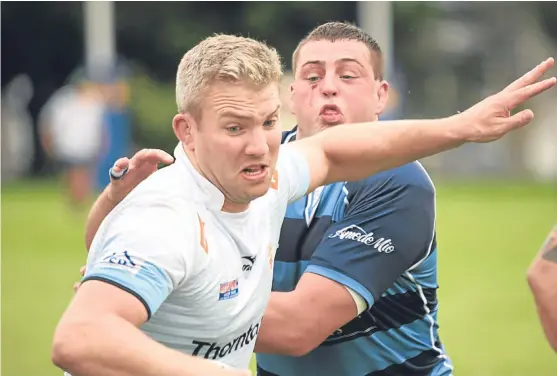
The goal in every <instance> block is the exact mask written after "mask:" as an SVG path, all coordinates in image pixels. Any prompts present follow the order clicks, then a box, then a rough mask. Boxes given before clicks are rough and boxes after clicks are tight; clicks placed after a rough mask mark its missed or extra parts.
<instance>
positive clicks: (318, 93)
mask: <svg viewBox="0 0 557 376" xmlns="http://www.w3.org/2000/svg"><path fill="white" fill-rule="evenodd" d="M292 67H293V70H294V83H293V84H292V92H291V94H292V104H291V107H292V109H293V112H294V114H295V115H296V118H297V123H298V125H297V127H295V128H294V129H293V130H292V131H290V132H286V134H285V135H284V136H283V142H291V141H293V140H298V139H301V138H305V137H310V136H312V135H313V134H315V133H317V132H319V131H321V130H323V129H326V128H328V127H330V126H335V125H339V124H343V123H359V122H366V121H376V120H378V117H379V115H380V114H381V112H382V111H383V109H384V108H385V106H386V104H387V99H388V88H389V86H388V84H387V82H385V81H384V80H383V58H382V54H381V49H380V47H379V46H378V44H377V42H376V41H375V40H374V39H373V38H372V37H371V36H369V35H368V34H367V33H365V32H364V31H363V30H361V29H360V28H358V27H356V26H353V25H349V24H345V23H340V22H331V23H327V24H324V25H321V26H319V27H317V28H316V29H314V30H313V31H312V32H311V33H310V34H309V35H308V36H307V37H306V38H304V39H303V40H302V41H301V42H300V44H299V45H298V48H297V49H296V51H295V52H294V55H293V62H292ZM435 219H436V218H435V188H434V186H433V183H432V181H431V179H430V178H429V176H428V174H427V172H426V171H425V170H424V168H423V167H422V166H421V165H420V163H419V162H413V163H410V164H407V165H405V166H402V167H399V168H395V169H392V170H388V171H385V172H382V173H379V174H376V175H373V176H370V177H368V178H366V179H363V180H361V181H357V182H347V183H335V184H331V185H328V186H325V187H323V188H321V189H318V190H316V191H315V192H313V193H311V194H309V195H308V196H306V197H303V198H302V199H300V200H298V201H297V202H294V203H292V204H290V206H289V207H288V210H287V213H286V217H285V220H284V223H283V227H282V232H281V238H280V242H279V244H280V248H279V250H278V251H277V254H276V257H275V270H274V281H273V290H274V291H275V292H276V293H275V294H274V296H273V297H272V299H271V302H270V304H269V305H268V307H267V310H266V313H265V317H264V319H263V327H265V328H266V329H265V330H264V331H261V332H260V334H259V339H258V342H257V347H256V350H257V351H258V352H259V354H258V355H257V363H258V374H259V375H261V376H271V375H280V376H288V375H296V376H302V375H308V376H309V375H323V376H333V375H346V376H363V375H374V376H376V375H377V376H379V375H407V374H408V375H449V374H451V373H452V365H451V362H450V360H449V358H448V356H447V355H446V352H445V349H444V348H443V345H442V343H441V340H440V337H439V333H438V321H437V312H438V304H437V287H438V284H437V254H438V249H437V241H436V233H435ZM439 251H441V250H439ZM352 296H356V299H355V300H356V303H357V311H356V308H355V306H354V301H355V300H354V299H353V297H352ZM261 352H268V353H269V354H262V353H261ZM276 353H286V354H291V355H294V356H290V357H289V356H284V355H275V354H276Z"/></svg>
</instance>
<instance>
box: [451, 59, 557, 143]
mask: <svg viewBox="0 0 557 376" xmlns="http://www.w3.org/2000/svg"><path fill="white" fill-rule="evenodd" d="M554 62H555V61H554V59H553V58H549V59H547V60H545V61H544V62H542V63H541V64H539V65H538V66H537V67H535V68H534V69H532V70H531V71H530V72H528V73H526V74H525V75H524V76H522V77H520V78H519V79H517V80H516V81H514V82H513V83H511V84H510V85H509V86H507V87H506V88H505V89H503V90H502V91H500V92H499V93H497V94H494V95H492V96H490V97H488V98H486V99H484V100H483V101H481V102H480V103H478V104H476V105H475V106H473V107H471V108H469V109H468V110H466V111H464V112H463V113H462V114H461V115H462V116H463V119H464V118H465V119H466V120H465V121H464V122H463V126H462V127H461V129H460V130H459V132H463V133H461V135H462V134H464V137H463V139H464V141H467V142H491V141H495V140H498V139H500V138H501V137H503V136H504V135H505V134H507V133H509V132H510V131H512V130H515V129H518V128H521V127H523V126H525V125H526V124H528V123H530V122H531V121H532V119H533V118H534V113H533V112H532V111H531V110H528V109H527V110H522V111H520V112H519V113H517V114H515V115H512V116H511V111H512V110H513V109H514V108H515V107H517V106H518V105H520V104H522V103H524V102H526V101H527V100H528V99H530V98H533V97H535V96H536V95H538V94H541V93H543V92H544V91H546V90H549V89H551V88H552V87H553V86H555V83H556V82H557V80H556V79H555V77H551V78H547V79H545V80H542V81H539V82H538V79H539V78H540V77H542V76H543V75H544V74H545V73H546V72H547V71H548V70H549V69H550V68H551V67H552V66H553V64H554ZM459 116H460V115H459ZM464 123H467V125H466V124H464Z"/></svg>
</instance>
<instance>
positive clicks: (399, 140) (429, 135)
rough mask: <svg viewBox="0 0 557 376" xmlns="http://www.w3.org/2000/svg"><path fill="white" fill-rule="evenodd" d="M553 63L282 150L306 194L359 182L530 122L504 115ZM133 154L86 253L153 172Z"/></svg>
mask: <svg viewBox="0 0 557 376" xmlns="http://www.w3.org/2000/svg"><path fill="white" fill-rule="evenodd" d="M553 64H554V60H553V59H552V58H551V59H547V60H546V61H544V62H543V63H541V64H540V65H538V66H537V67H536V68H534V69H533V70H531V71H530V72H528V73H527V74H525V75H524V76H522V77H521V78H519V79H518V80H516V81H514V82H513V83H512V84H510V85H509V86H507V87H506V88H505V89H504V90H503V91H501V92H499V93H497V94H495V95H493V96H491V97H489V98H487V99H485V100H483V101H482V102H480V103H478V104H477V105H475V106H473V107H471V108H470V109H468V110H467V111H465V112H463V113H461V114H458V115H454V116H451V117H449V118H443V119H435V120H400V121H378V122H370V123H361V124H351V125H343V126H341V127H333V128H330V129H327V130H325V131H323V132H321V133H319V134H317V135H315V136H313V137H309V138H306V139H302V140H300V141H295V142H292V143H289V144H288V145H285V146H284V147H286V148H295V149H297V150H299V151H300V152H301V153H302V154H304V156H305V157H306V159H307V160H308V164H309V166H310V184H309V189H308V192H311V191H313V190H314V189H315V188H316V187H319V186H322V185H326V184H328V183H332V182H337V181H354V180H359V179H363V178H365V177H367V176H370V175H372V174H374V173H377V172H380V171H384V170H388V169H390V168H393V167H397V166H401V165H403V164H406V163H408V162H411V161H414V160H417V159H420V158H424V157H427V156H430V155H434V154H437V153H440V152H443V151H446V150H450V149H454V148H457V147H459V146H460V145H462V144H464V143H466V142H491V141H495V140H497V139H499V138H501V137H503V136H504V135H505V134H507V133H509V132H510V131H512V130H514V129H518V128H520V127H522V126H524V125H526V124H528V123H529V122H530V121H531V120H532V119H533V117H534V113H533V112H532V111H530V110H523V111H521V112H519V113H517V114H515V115H514V116H510V111H511V110H512V109H513V108H515V107H516V106H518V105H520V104H522V103H524V102H525V101H527V100H528V99H530V98H532V97H534V96H536V95H538V94H540V93H542V92H544V91H546V90H548V89H550V88H552V87H553V86H554V85H555V83H556V79H555V77H552V78H549V79H546V80H543V81H540V82H537V80H538V79H539V78H540V77H541V76H542V75H543V74H545V73H546V72H547V71H548V70H549V69H550V68H551V67H552V66H553ZM142 152H143V151H142ZM142 152H140V153H142ZM149 152H151V153H157V152H161V151H156V150H150V151H149ZM140 153H138V154H140ZM162 153H164V152H162ZM138 154H136V155H135V156H134V157H133V158H132V160H131V161H130V170H129V172H128V173H127V174H126V175H125V178H124V179H122V181H119V182H115V181H112V182H111V184H110V185H109V187H108V188H107V189H106V191H105V192H103V194H102V195H101V197H99V199H98V200H97V202H96V203H95V206H94V207H93V209H92V211H91V214H90V216H89V219H88V222H87V230H86V245H87V249H89V246H90V245H91V241H92V239H93V237H94V236H95V233H96V231H97V230H98V228H99V226H100V224H101V222H102V221H103V219H104V217H105V216H106V215H108V213H109V212H110V211H111V210H112V209H113V208H114V207H115V206H116V205H117V204H118V203H119V202H120V201H121V200H122V199H123V198H124V197H125V196H126V195H127V194H128V193H129V192H130V191H131V190H132V189H133V188H135V186H137V184H139V183H140V182H141V181H142V180H144V179H145V178H147V176H149V175H150V174H151V173H153V172H154V171H156V164H151V165H150V168H145V171H144V172H145V173H137V174H136V175H134V177H133V178H132V177H130V175H131V173H132V162H133V160H134V159H135V158H137V157H138ZM142 158H145V157H142ZM122 160H125V158H123V159H122ZM122 160H120V161H122ZM158 162H160V160H158ZM141 171H143V170H141ZM138 172H139V170H138ZM115 191H117V193H115Z"/></svg>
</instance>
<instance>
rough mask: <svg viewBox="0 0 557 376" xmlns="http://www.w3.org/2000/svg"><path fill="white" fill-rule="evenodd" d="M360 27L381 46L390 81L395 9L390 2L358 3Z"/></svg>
mask: <svg viewBox="0 0 557 376" xmlns="http://www.w3.org/2000/svg"><path fill="white" fill-rule="evenodd" d="M357 17H358V24H359V26H360V27H361V28H362V29H364V30H365V31H366V32H367V33H368V34H369V35H371V36H372V37H373V38H374V39H375V40H376V41H377V42H378V43H379V46H381V50H382V51H383V57H384V60H385V78H386V79H387V80H388V79H389V77H390V75H391V73H392V67H393V58H394V54H393V43H394V40H393V39H394V38H393V9H392V4H391V2H389V1H358V3H357Z"/></svg>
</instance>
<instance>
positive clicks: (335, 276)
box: [306, 265, 375, 309]
mask: <svg viewBox="0 0 557 376" xmlns="http://www.w3.org/2000/svg"><path fill="white" fill-rule="evenodd" d="M308 272H309V273H313V274H318V275H320V276H323V277H326V278H329V279H331V280H333V281H335V282H338V283H340V284H342V285H344V286H346V287H348V288H350V289H352V290H354V291H355V292H357V293H358V294H360V296H361V297H362V298H364V299H365V301H366V303H367V306H368V309H369V308H370V307H371V306H373V303H374V302H375V299H373V294H372V293H371V292H370V291H369V290H368V289H367V288H365V287H364V285H362V284H361V283H359V282H358V281H356V280H354V279H352V278H350V277H347V276H346V275H344V274H342V273H340V272H337V271H336V270H332V269H329V268H326V267H323V266H319V265H310V266H308V267H307V269H306V273H308Z"/></svg>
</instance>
